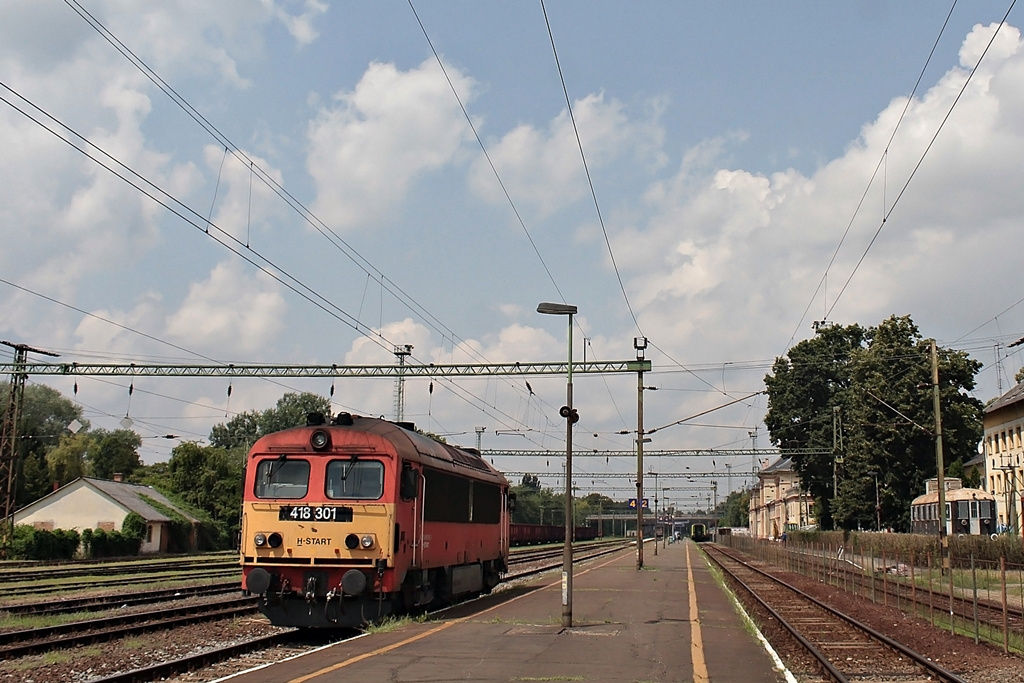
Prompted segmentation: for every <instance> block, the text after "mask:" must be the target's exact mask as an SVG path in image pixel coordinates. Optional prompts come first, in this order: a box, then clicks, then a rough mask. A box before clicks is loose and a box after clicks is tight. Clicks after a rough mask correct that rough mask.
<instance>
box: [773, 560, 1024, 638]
mask: <svg viewBox="0 0 1024 683" xmlns="http://www.w3.org/2000/svg"><path fill="white" fill-rule="evenodd" d="M781 559H782V560H783V563H782V566H786V567H787V568H788V569H790V570H791V571H796V572H798V573H801V574H804V575H807V576H811V577H814V578H816V579H818V580H820V581H822V582H823V583H827V584H828V585H831V586H834V587H836V588H840V589H842V590H845V591H846V592H848V593H851V594H853V595H857V596H860V597H862V598H864V599H866V600H870V601H872V602H874V603H878V604H882V605H885V606H893V607H896V608H897V609H901V610H903V611H904V612H909V613H911V614H914V615H915V616H919V617H921V618H925V619H928V620H930V621H931V623H932V625H938V626H942V627H945V628H949V629H952V630H954V631H955V630H957V629H958V630H959V631H960V632H961V633H964V634H965V635H972V632H973V635H974V636H975V638H976V640H982V639H983V640H986V641H988V642H991V643H994V644H998V645H1003V646H1004V650H1007V649H1009V647H1010V643H1011V642H1014V641H1016V642H1017V643H1019V642H1020V641H1021V640H1022V639H1024V605H1022V604H1020V603H1018V604H1017V605H1015V604H1013V603H1012V602H1011V601H1009V600H1007V599H1006V596H1005V595H1003V596H1002V597H1003V599H1002V600H997V599H993V598H991V597H986V595H989V596H991V595H992V591H989V590H974V591H972V590H971V589H970V588H969V587H966V588H965V587H962V586H961V585H960V583H961V580H954V583H955V584H956V585H955V586H954V585H949V584H948V582H949V580H950V579H951V578H952V577H951V575H950V574H949V573H948V572H947V573H946V575H945V577H943V576H942V574H941V572H940V570H939V569H937V568H935V569H933V568H930V567H929V568H924V569H922V568H920V567H915V566H913V565H907V564H902V563H898V562H889V563H885V562H882V563H880V564H877V565H873V564H871V563H868V562H867V561H866V560H865V559H864V558H859V557H850V556H847V555H843V554H839V555H826V554H824V553H814V552H806V551H803V550H789V551H787V552H786V553H785V554H784V555H783V556H782V558H781ZM872 562H873V561H872ZM958 571H959V572H960V573H961V574H962V572H963V570H958ZM926 576H927V578H926ZM922 582H926V585H922ZM932 586H939V587H938V588H933V587H932ZM995 595H996V596H997V597H998V596H999V592H998V591H995ZM1021 602H1022V603H1024V597H1021Z"/></svg>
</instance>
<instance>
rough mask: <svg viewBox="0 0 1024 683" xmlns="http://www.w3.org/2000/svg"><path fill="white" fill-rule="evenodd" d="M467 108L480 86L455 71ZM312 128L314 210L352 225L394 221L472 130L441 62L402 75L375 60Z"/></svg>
mask: <svg viewBox="0 0 1024 683" xmlns="http://www.w3.org/2000/svg"><path fill="white" fill-rule="evenodd" d="M448 77H449V78H450V79H451V80H452V83H453V84H454V85H455V88H456V89H457V90H458V92H459V96H460V97H461V98H462V101H463V102H467V103H468V102H469V101H471V100H472V97H473V88H474V84H473V81H472V80H471V79H470V78H468V77H467V76H464V75H462V74H461V73H460V72H459V71H458V70H457V69H454V68H451V67H448ZM334 99H335V102H336V105H335V106H334V107H325V108H322V109H321V110H320V111H319V113H318V114H317V117H316V119H315V120H313V121H311V122H310V124H309V130H308V139H309V152H308V155H309V156H308V158H307V168H308V170H309V172H310V174H311V175H312V177H313V179H314V181H315V182H316V185H317V199H316V202H315V203H314V206H313V210H314V212H315V213H316V214H317V215H318V216H320V218H322V219H323V220H324V221H325V222H326V223H327V224H329V225H331V226H336V227H350V226H353V225H359V224H361V223H365V222H370V221H375V220H380V219H381V218H382V217H383V216H387V215H390V214H391V212H392V211H393V208H392V207H393V205H395V204H397V203H399V202H401V201H402V199H403V197H404V195H405V193H406V192H407V191H408V189H409V187H410V185H411V184H412V183H413V182H414V181H415V180H416V178H417V177H418V176H420V175H421V174H423V173H426V172H428V171H436V170H438V169H440V168H443V167H445V166H447V165H449V164H451V163H453V161H454V160H455V159H456V157H457V155H458V153H459V151H460V148H461V146H462V145H463V144H464V143H465V142H466V141H467V140H468V139H470V137H471V135H472V132H471V131H470V129H469V125H468V124H467V123H466V121H465V118H464V116H463V114H462V111H461V109H460V108H459V104H458V101H456V99H455V97H454V96H453V95H452V92H451V89H450V88H449V86H448V81H447V80H446V79H445V77H444V75H443V74H442V73H441V70H440V68H439V67H438V65H437V63H436V62H435V61H434V60H432V59H431V60H427V61H425V62H423V63H422V64H420V65H419V66H418V67H416V68H415V69H411V70H409V71H400V70H399V69H398V68H397V67H396V66H395V65H394V64H383V63H380V62H374V63H372V64H370V66H369V68H368V69H367V70H366V73H365V74H363V77H362V78H361V79H360V81H359V83H358V84H357V85H356V87H355V89H354V90H351V91H347V92H340V93H338V94H337V95H335V98H334Z"/></svg>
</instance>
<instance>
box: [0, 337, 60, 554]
mask: <svg viewBox="0 0 1024 683" xmlns="http://www.w3.org/2000/svg"><path fill="white" fill-rule="evenodd" d="M0 344H3V345H4V346H10V347H11V348H12V349H14V369H13V371H12V372H11V387H10V394H9V395H8V397H7V405H6V407H5V409H4V414H3V423H2V426H0V486H3V496H4V505H3V507H4V520H3V528H2V529H0V558H3V559H6V558H7V557H8V555H9V553H10V548H11V543H12V542H13V541H14V499H15V496H16V495H17V492H18V487H17V486H16V483H17V480H18V422H19V421H20V420H21V407H22V404H23V402H24V400H25V380H26V379H27V378H28V375H26V374H25V372H24V367H25V364H26V363H27V362H28V352H29V351H31V352H33V353H41V354H43V355H44V356H54V357H56V356H57V354H56V353H50V352H49V351H43V350H42V349H36V348H33V347H31V346H28V345H27V344H12V343H11V342H9V341H0Z"/></svg>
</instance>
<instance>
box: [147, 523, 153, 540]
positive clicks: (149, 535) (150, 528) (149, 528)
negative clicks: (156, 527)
mask: <svg viewBox="0 0 1024 683" xmlns="http://www.w3.org/2000/svg"><path fill="white" fill-rule="evenodd" d="M152 542H153V525H152V524H147V525H146V543H152Z"/></svg>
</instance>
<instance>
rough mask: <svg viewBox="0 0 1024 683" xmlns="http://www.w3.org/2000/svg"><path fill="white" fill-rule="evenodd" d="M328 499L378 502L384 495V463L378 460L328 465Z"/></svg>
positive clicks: (333, 462) (345, 461)
mask: <svg viewBox="0 0 1024 683" xmlns="http://www.w3.org/2000/svg"><path fill="white" fill-rule="evenodd" d="M326 484H327V491H326V493H327V497H328V498H333V499H335V500H377V499H378V498H380V497H381V496H382V495H384V463H382V462H379V461H376V460H356V459H355V458H353V459H351V460H332V461H331V462H330V463H329V464H328V465H327V479H326Z"/></svg>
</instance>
